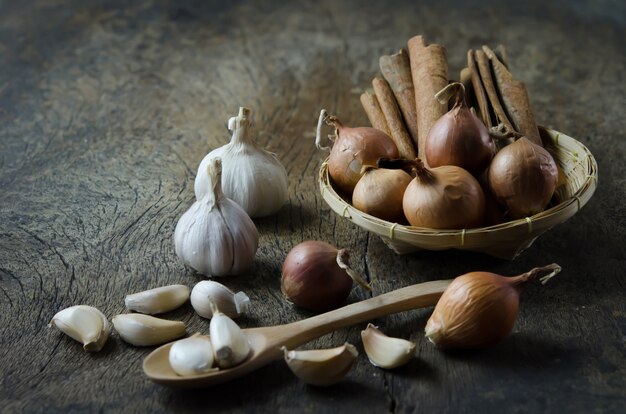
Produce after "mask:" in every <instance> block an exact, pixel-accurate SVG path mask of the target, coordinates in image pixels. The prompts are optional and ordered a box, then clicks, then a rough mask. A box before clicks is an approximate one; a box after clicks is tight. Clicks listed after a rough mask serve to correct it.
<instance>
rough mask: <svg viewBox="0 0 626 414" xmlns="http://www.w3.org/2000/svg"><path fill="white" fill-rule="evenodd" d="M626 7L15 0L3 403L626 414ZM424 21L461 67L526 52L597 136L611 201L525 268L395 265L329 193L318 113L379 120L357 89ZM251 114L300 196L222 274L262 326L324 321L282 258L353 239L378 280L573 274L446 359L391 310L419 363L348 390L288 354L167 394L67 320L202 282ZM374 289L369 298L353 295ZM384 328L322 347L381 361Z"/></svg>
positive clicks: (537, 98) (114, 408)
mask: <svg viewBox="0 0 626 414" xmlns="http://www.w3.org/2000/svg"><path fill="white" fill-rule="evenodd" d="M624 16H626V8H625V6H624V4H622V3H615V2H614V3H611V2H601V3H594V4H591V3H585V2H563V1H559V2H556V3H546V2H542V1H535V0H533V1H530V2H523V3H519V4H517V3H515V4H514V3H507V4H500V3H499V2H496V1H494V0H487V1H485V2H481V3H480V4H477V3H475V2H471V3H470V4H466V3H465V2H461V1H452V0H448V1H443V2H437V3H434V4H420V3H417V2H410V1H400V0H399V1H396V2H393V7H391V6H389V5H385V4H384V3H383V2H380V3H370V2H367V3H362V2H356V1H347V2H337V1H325V0H324V1H321V2H316V3H313V2H303V1H294V2H279V1H272V0H268V1H265V2H241V1H231V2H217V1H207V2H200V1H193V0H187V1H185V0H183V1H178V2H174V1H166V0H146V1H137V2H122V1H119V0H117V1H109V2H98V1H78V0H56V1H53V2H49V1H43V0H37V1H30V2H3V3H2V4H0V67H1V68H2V69H1V70H0V191H1V193H0V195H1V197H0V310H1V312H0V345H1V347H0V349H1V351H0V367H1V368H0V411H2V412H8V413H13V412H28V413H61V412H62V413H71V412H155V413H160V412H190V411H200V410H202V411H206V410H210V411H211V412H234V413H244V412H251V411H254V412H268V413H270V412H271V413H276V412H278V413H282V412H329V413H330V412H333V413H334V412H346V411H352V412H355V411H356V410H358V411H360V412H373V413H374V412H375V413H380V412H398V413H405V412H487V413H489V412H493V413H501V412H553V413H562V412H569V413H587V412H607V413H619V412H624V410H625V409H626V395H625V391H624V390H625V389H626V345H625V338H626V301H625V300H624V297H625V296H624V295H625V292H626V282H625V279H624V274H625V273H626V254H625V253H624V248H623V246H624V240H626V216H625V215H624V211H623V207H624V202H625V200H626V179H625V178H624V167H625V161H624V159H625V152H626V151H625V150H626V144H625V142H626V141H625V140H624V136H623V131H624V130H626V119H625V118H624V116H623V103H624V99H625V97H626V86H625V85H626V83H625V82H623V80H624V79H623V78H624V73H623V68H624V67H626V56H625V55H624V53H623V38H624V32H625V27H626V25H625V22H624ZM442 22H445V24H443V23H442ZM487 27H488V28H489V30H485V28H487ZM420 33H421V34H424V35H425V36H426V37H427V39H429V41H431V42H436V43H440V44H444V45H445V46H446V48H447V52H448V59H449V63H450V73H458V71H459V70H460V69H461V68H462V67H463V65H464V63H465V59H466V55H465V52H466V51H467V50H468V49H469V48H475V49H476V48H479V47H480V46H481V45H482V44H492V45H493V44H498V43H503V44H505V45H506V46H507V51H508V54H509V56H510V58H511V66H512V67H511V70H512V71H513V72H514V73H515V74H516V76H517V77H518V78H519V79H520V80H522V81H523V82H524V83H525V84H526V86H527V88H528V91H529V95H530V96H531V99H532V102H533V111H534V113H535V115H536V118H537V121H538V122H539V123H540V124H543V125H547V126H550V127H553V128H556V129H558V130H561V131H564V132H566V133H568V134H569V135H571V136H574V137H576V138H577V139H579V140H580V141H582V142H583V143H584V144H585V145H587V146H588V147H589V148H590V149H591V151H592V152H593V153H594V155H595V157H596V159H597V161H598V164H599V171H600V172H599V176H600V179H599V186H598V190H597V193H596V195H595V196H594V198H593V199H592V200H591V202H590V203H589V204H588V205H587V206H586V207H585V208H584V209H583V210H582V211H581V212H579V214H577V215H576V216H575V217H574V218H573V219H571V220H570V221H568V222H567V223H565V224H563V225H561V226H558V227H557V228H555V229H553V230H552V231H550V232H548V233H547V234H545V235H543V236H541V237H540V238H539V239H538V240H537V241H536V242H535V244H534V245H533V246H532V247H531V248H530V249H528V250H527V251H526V252H525V253H524V254H523V255H522V257H520V258H519V259H518V260H516V261H514V262H504V261H500V260H497V259H493V258H490V257H487V256H483V255H478V254H471V253H463V252H423V253H419V254H414V255H410V256H402V257H399V256H396V255H395V254H394V253H393V252H392V251H391V250H389V249H388V248H387V247H386V246H385V245H384V244H383V243H382V242H381V241H380V240H379V239H378V238H376V237H374V236H370V235H368V234H367V233H366V232H364V231H362V230H360V229H358V228H356V227H354V226H353V225H351V224H349V223H348V222H347V221H346V220H343V219H341V218H339V217H337V216H336V215H335V214H334V213H333V212H331V211H330V209H329V208H328V207H327V206H326V205H325V204H324V202H323V201H322V199H321V197H320V195H319V193H318V190H317V188H316V174H317V170H318V168H319V166H320V163H321V160H322V159H323V158H324V156H325V154H323V153H320V152H319V151H317V150H316V149H315V146H314V144H313V141H314V138H313V132H314V128H315V123H316V120H317V114H318V113H319V109H321V108H327V109H328V110H329V111H331V112H332V113H335V114H337V115H338V116H340V117H341V119H344V120H345V121H346V123H349V124H350V125H359V124H361V125H363V124H366V123H367V120H366V118H365V114H364V113H363V111H362V110H361V108H360V103H359V95H360V93H361V92H362V91H363V90H365V89H367V88H368V85H369V82H370V80H371V78H372V77H373V76H374V75H375V74H376V72H377V65H378V57H379V56H381V55H383V54H388V53H390V52H392V51H394V50H397V49H398V48H399V47H402V46H403V45H405V44H406V40H407V39H409V38H410V37H411V36H413V35H416V34H420ZM580 56H585V59H587V60H588V62H593V63H594V64H581V62H580ZM599 97H602V98H599ZM241 105H245V106H248V107H250V108H252V109H253V110H254V118H255V119H254V121H255V125H256V129H255V130H256V133H257V134H258V141H259V142H260V143H261V144H262V145H264V146H267V147H268V148H270V149H271V150H272V151H274V152H276V153H277V154H278V155H279V156H280V158H281V159H282V160H283V161H284V163H285V166H286V168H287V171H288V173H289V179H290V187H289V192H290V199H289V203H288V204H287V205H286V206H285V207H284V208H283V209H282V210H281V212H280V213H279V214H278V215H277V216H274V217H270V218H265V219H261V220H256V221H255V222H256V223H257V226H258V228H259V232H260V234H261V239H260V248H259V251H258V254H257V258H256V259H255V263H254V265H253V267H252V269H251V270H250V271H249V272H248V273H247V274H245V275H242V276H240V277H234V278H230V279H226V280H224V283H226V284H227V285H228V286H229V287H231V288H233V289H237V290H244V291H245V292H247V293H248V295H249V296H250V298H251V300H252V302H253V306H252V309H251V312H250V314H249V316H247V317H245V318H243V319H242V320H241V321H240V322H241V325H242V326H245V327H251V326H262V325H271V324H281V323H287V322H291V321H295V320H298V319H301V318H303V317H306V316H309V314H308V313H307V312H304V311H300V310H297V309H294V308H292V306H290V305H289V304H288V303H287V302H285V301H284V300H283V298H282V297H281V294H280V288H279V277H280V266H281V263H282V260H283V258H284V256H285V255H286V254H287V252H288V251H289V249H290V248H291V247H293V246H294V245H295V244H297V243H299V242H300V241H302V240H306V239H319V240H325V241H328V242H331V243H333V244H335V245H337V246H341V247H346V248H349V249H351V252H352V255H351V258H352V265H353V267H354V268H355V270H356V271H358V272H360V273H361V274H363V275H365V276H366V277H368V278H369V279H370V280H376V282H375V283H374V294H380V293H383V292H387V291H390V290H392V289H395V288H398V287H402V286H406V285H409V284H413V283H418V282H421V281H427V280H436V279H445V278H450V277H453V276H455V275H458V274H461V273H464V272H467V271H470V270H491V271H496V272H499V273H503V274H517V273H519V272H521V271H524V270H527V269H529V268H531V267H533V266H535V265H543V264H546V263H551V262H557V263H559V264H560V265H562V266H563V269H564V271H563V273H562V274H561V275H559V276H558V277H557V278H555V279H554V280H553V281H551V282H550V284H548V285H546V286H541V285H538V284H533V285H530V286H528V288H527V289H526V290H525V291H524V293H523V294H522V304H521V312H520V317H519V320H518V323H517V326H516V328H515V331H514V333H513V335H512V336H511V337H510V338H509V339H507V340H505V341H504V342H503V343H501V344H500V345H498V346H496V347H494V348H492V349H489V350H485V351H482V352H474V353H443V352H440V351H438V350H436V349H435V348H434V347H433V346H432V345H431V344H429V343H428V342H427V341H426V340H425V339H424V338H423V334H422V331H423V327H424V325H425V323H426V320H427V318H428V316H429V314H430V310H428V309H426V310H421V311H413V312H406V313H403V314H399V315H395V316H392V317H388V318H384V319H381V320H377V321H373V322H374V323H377V324H379V325H380V328H381V329H382V330H383V331H384V332H385V333H387V334H389V335H395V336H401V337H404V338H410V339H412V340H415V341H417V358H416V359H415V361H414V362H413V363H411V364H410V365H408V366H406V367H403V368H400V369H397V370H393V371H384V370H380V369H377V368H375V367H373V366H371V365H370V364H369V362H368V361H367V359H366V358H365V357H364V356H361V357H359V358H358V360H357V362H356V364H355V367H354V369H353V370H352V371H351V372H350V374H349V375H348V377H347V378H346V380H345V381H344V382H342V383H340V384H338V385H336V386H334V387H331V388H327V389H317V388H313V387H308V386H305V385H304V384H302V383H300V382H299V381H298V380H297V379H296V378H295V377H294V376H293V375H292V374H291V373H290V371H289V370H288V369H287V367H286V366H285V365H284V364H282V363H275V364H272V365H270V366H268V367H266V368H264V369H262V370H260V371H258V372H256V373H255V374H253V375H250V376H248V377H245V378H242V379H240V380H237V381H235V382H233V383H230V384H224V385H222V386H219V387H216V388H212V389H206V390H201V391H182V392H181V391H175V390H169V389H166V388H162V387H159V386H157V385H154V384H152V383H151V382H149V381H147V380H146V379H145V378H144V376H143V374H142V371H141V362H142V359H143V358H144V357H145V356H146V355H147V354H148V353H149V351H150V349H143V348H134V347H131V346H128V345H127V344H125V343H123V342H122V341H121V340H120V339H119V337H118V336H117V335H115V334H114V335H113V337H112V338H111V339H110V341H109V342H108V343H107V345H106V346H105V348H104V349H103V351H102V352H100V353H97V354H88V353H86V352H84V351H83V350H82V349H81V346H80V345H79V344H78V343H76V342H75V341H73V340H71V339H69V338H68V337H66V336H64V335H62V334H60V333H59V332H58V331H56V330H52V329H48V328H47V327H46V325H47V323H48V322H49V320H50V319H51V317H52V316H53V315H54V313H55V312H57V311H58V310H60V309H62V308H65V307H68V306H71V305H75V304H89V305H92V306H96V307H98V308H99V309H101V310H102V311H103V312H104V313H105V314H106V315H108V316H110V317H111V316H113V315H115V314H117V313H120V312H122V311H123V298H124V296H125V295H126V294H127V293H129V292H134V291H139V290H143V289H147V288H151V287H155V286H160V285H165V284H170V283H183V284H187V285H189V286H192V285H193V284H195V283H196V282H197V281H199V280H201V279H202V278H201V277H200V276H199V275H196V274H195V273H194V272H192V271H190V270H189V269H186V268H185V267H184V266H183V265H182V264H181V262H180V261H179V260H178V259H177V257H176V255H175V253H174V249H173V244H172V234H173V231H174V226H175V224H176V221H177V219H178V217H180V215H181V214H182V213H183V212H184V211H185V210H186V209H187V208H188V207H189V206H190V205H191V202H192V199H193V178H194V174H195V169H196V167H197V165H198V163H199V162H200V160H201V159H202V157H203V155H204V154H206V153H207V152H208V151H209V150H211V149H213V148H215V147H217V146H219V145H222V144H224V143H225V142H227V140H228V138H229V134H228V133H227V131H226V128H225V122H226V120H227V119H228V118H229V117H230V116H233V115H235V114H236V111H237V108H238V107H239V106H241ZM368 296H369V295H367V294H365V293H364V292H363V291H361V290H358V289H355V290H354V291H353V293H352V295H351V297H350V301H355V300H359V299H362V298H365V297H368ZM166 317H168V318H171V319H180V320H184V321H185V322H186V323H187V324H188V331H189V332H190V333H191V332H195V331H203V332H206V331H207V329H208V321H206V320H204V319H201V318H199V317H198V316H196V315H194V313H193V312H192V310H191V307H190V306H189V305H187V306H185V307H183V308H182V309H179V310H176V311H174V312H171V313H169V314H167V315H166ZM362 328H364V326H361V327H354V328H350V329H344V330H340V331H337V332H335V333H333V334H331V335H328V336H326V337H324V338H321V339H320V340H317V341H315V342H313V343H312V344H311V345H310V346H311V347H330V346H336V345H339V344H341V343H343V342H344V341H349V342H351V343H353V344H355V345H356V346H357V348H358V349H359V350H360V351H362V346H361V344H360V338H359V332H360V330H361V329H362Z"/></svg>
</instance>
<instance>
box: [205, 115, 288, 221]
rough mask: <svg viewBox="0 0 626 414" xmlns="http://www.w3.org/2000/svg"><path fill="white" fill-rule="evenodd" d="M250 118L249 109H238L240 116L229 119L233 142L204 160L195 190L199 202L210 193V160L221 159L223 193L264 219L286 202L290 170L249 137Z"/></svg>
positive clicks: (251, 215) (249, 213)
mask: <svg viewBox="0 0 626 414" xmlns="http://www.w3.org/2000/svg"><path fill="white" fill-rule="evenodd" d="M249 116H250V110H249V109H248V108H239V115H238V116H236V117H233V118H230V120H229V121H228V129H230V130H231V131H233V136H232V138H231V141H230V143H228V144H226V145H224V146H222V147H220V148H217V149H215V150H213V151H211V152H210V153H209V154H208V155H207V156H206V157H204V159H203V160H202V162H201V163H200V166H199V167H198V172H197V174H196V181H195V184H194V190H195V192H196V198H197V199H198V200H200V199H201V198H202V197H204V195H205V194H206V192H207V191H209V188H210V186H209V182H208V181H209V177H208V176H207V165H208V164H209V160H211V159H213V158H217V157H219V158H221V159H222V164H223V169H224V170H223V174H222V187H223V189H224V194H225V195H226V196H227V197H229V198H231V199H232V200H233V201H235V202H236V203H237V204H239V205H240V206H241V207H242V208H243V209H244V210H245V211H246V212H247V213H248V215H250V217H264V216H269V215H271V214H274V213H276V212H277V211H278V210H280V208H281V207H282V206H283V205H284V204H285V203H286V202H287V198H288V185H289V184H288V181H287V171H286V170H285V167H283V165H282V164H281V163H280V161H278V158H277V157H276V154H273V153H271V152H268V151H265V150H264V149H263V148H261V147H259V146H258V145H257V144H256V143H255V142H254V141H253V140H252V138H251V137H250V136H249V129H250V124H251V123H250V119H249Z"/></svg>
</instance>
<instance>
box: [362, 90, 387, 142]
mask: <svg viewBox="0 0 626 414" xmlns="http://www.w3.org/2000/svg"><path fill="white" fill-rule="evenodd" d="M361 106H363V109H364V110H365V113H366V114H367V119H369V121H370V124H371V125H372V127H374V128H376V129H378V130H380V131H383V132H384V133H385V134H387V135H391V132H390V131H389V126H388V125H387V121H386V120H385V115H384V114H383V111H382V110H381V109H380V104H379V103H378V98H376V95H373V94H371V93H369V92H365V93H363V94H362V95H361Z"/></svg>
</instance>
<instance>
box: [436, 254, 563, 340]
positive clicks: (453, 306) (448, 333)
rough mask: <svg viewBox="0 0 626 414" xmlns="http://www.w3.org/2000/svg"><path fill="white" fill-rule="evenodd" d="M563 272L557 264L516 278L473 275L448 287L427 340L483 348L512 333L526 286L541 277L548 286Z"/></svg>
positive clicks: (472, 273) (464, 276) (473, 273)
mask: <svg viewBox="0 0 626 414" xmlns="http://www.w3.org/2000/svg"><path fill="white" fill-rule="evenodd" d="M560 271H561V267H560V266H559V265H557V264H556V263H553V264H550V265H547V266H543V267H537V268H534V269H532V270H530V271H528V272H526V273H523V274H521V275H519V276H514V277H505V276H500V275H497V274H495V273H489V272H470V273H466V274H464V275H461V276H459V277H457V278H456V279H454V280H453V281H452V283H450V285H449V286H448V287H447V288H446V290H445V291H444V292H443V295H441V298H440V299H439V302H437V305H436V306H435V310H434V311H433V314H432V315H431V317H430V319H429V320H428V322H427V323H426V329H425V333H426V337H427V338H428V339H429V340H430V341H431V342H432V343H434V344H435V345H437V347H439V348H442V349H451V348H483V347H486V346H489V345H493V344H495V343H497V342H499V341H500V340H502V339H504V338H505V337H506V336H508V335H509V333H511V331H512V330H513V327H514V325H515V320H516V319H517V311H518V308H519V295H520V292H521V289H522V287H523V285H524V284H525V283H526V282H528V281H530V280H533V279H534V278H536V277H537V276H539V275H542V274H545V273H546V272H549V274H547V275H545V276H543V277H541V279H540V280H541V282H542V283H546V282H547V281H548V280H549V279H550V278H552V277H553V276H555V275H556V274H557V273H559V272H560Z"/></svg>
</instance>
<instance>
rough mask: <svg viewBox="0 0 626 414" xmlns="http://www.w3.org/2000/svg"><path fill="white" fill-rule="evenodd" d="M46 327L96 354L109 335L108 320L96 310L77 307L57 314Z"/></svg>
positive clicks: (88, 307)
mask: <svg viewBox="0 0 626 414" xmlns="http://www.w3.org/2000/svg"><path fill="white" fill-rule="evenodd" d="M48 326H56V327H57V328H59V330H60V331H61V332H63V333H64V334H66V335H68V336H69V337H71V338H72V339H75V340H77V341H78V342H80V343H82V344H83V349H85V351H90V352H98V351H99V350H101V349H102V347H103V346H104V344H105V342H106V341H107V339H108V338H109V334H110V333H111V324H110V323H109V320H108V319H107V318H106V316H104V314H103V313H102V312H100V311H99V310H98V309H96V308H94V307H91V306H86V305H77V306H71V307H69V308H66V309H63V310H62V311H60V312H58V313H57V314H56V315H54V317H53V318H52V320H51V321H50V324H48Z"/></svg>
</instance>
